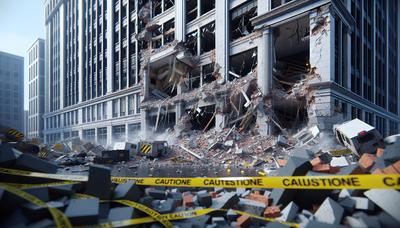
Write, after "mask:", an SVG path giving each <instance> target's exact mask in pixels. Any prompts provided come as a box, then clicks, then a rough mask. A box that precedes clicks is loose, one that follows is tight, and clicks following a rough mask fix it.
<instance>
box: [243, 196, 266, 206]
mask: <svg viewBox="0 0 400 228" xmlns="http://www.w3.org/2000/svg"><path fill="white" fill-rule="evenodd" d="M248 199H251V200H255V201H258V202H261V203H265V205H266V206H268V201H269V199H268V197H267V196H264V195H259V194H254V193H251V194H250V195H249V197H248Z"/></svg>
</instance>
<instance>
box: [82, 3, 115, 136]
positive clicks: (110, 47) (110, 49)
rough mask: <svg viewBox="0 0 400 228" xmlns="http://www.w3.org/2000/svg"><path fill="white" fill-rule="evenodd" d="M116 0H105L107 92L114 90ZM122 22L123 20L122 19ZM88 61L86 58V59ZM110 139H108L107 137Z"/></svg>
mask: <svg viewBox="0 0 400 228" xmlns="http://www.w3.org/2000/svg"><path fill="white" fill-rule="evenodd" d="M113 3H114V1H105V4H107V28H108V29H107V34H105V35H106V36H107V53H103V54H104V55H105V54H107V72H106V73H107V94H109V93H112V91H113V72H114V71H113V69H114V61H113V59H114V58H113V56H114V34H113V28H114V24H113V22H114V19H113V18H114V4H113ZM121 23H122V21H121ZM85 61H86V60H85ZM107 140H108V139H107Z"/></svg>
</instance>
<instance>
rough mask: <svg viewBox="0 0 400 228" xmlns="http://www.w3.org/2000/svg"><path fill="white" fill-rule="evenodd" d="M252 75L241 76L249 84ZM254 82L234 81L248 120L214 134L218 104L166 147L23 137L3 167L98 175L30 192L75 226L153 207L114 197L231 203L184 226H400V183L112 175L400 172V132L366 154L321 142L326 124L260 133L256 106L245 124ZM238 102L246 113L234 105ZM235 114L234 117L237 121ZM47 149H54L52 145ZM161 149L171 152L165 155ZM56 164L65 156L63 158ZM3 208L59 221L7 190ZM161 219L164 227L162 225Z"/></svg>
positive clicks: (171, 204)
mask: <svg viewBox="0 0 400 228" xmlns="http://www.w3.org/2000/svg"><path fill="white" fill-rule="evenodd" d="M249 76H250V75H249ZM249 76H245V77H241V78H238V79H235V80H236V81H240V80H243V78H246V77H249ZM246 80H249V78H247V79H246ZM227 84H229V83H226V84H222V85H216V86H219V87H221V86H226V85H227ZM245 85H248V83H243V84H241V85H240V86H238V87H236V86H237V85H231V86H232V88H231V89H232V91H236V92H235V93H233V92H232V91H231V95H232V94H236V95H239V97H241V98H240V99H242V101H236V100H235V99H236V97H235V96H233V97H232V104H230V106H231V108H232V109H231V111H232V113H238V114H235V115H233V116H234V118H236V119H237V118H242V119H240V120H237V121H236V122H234V123H232V124H231V125H230V124H229V122H230V121H231V120H230V121H227V125H226V126H224V127H223V128H221V129H219V130H217V129H216V128H215V126H214V127H213V128H210V129H207V130H205V131H204V127H205V125H207V124H208V123H209V122H210V118H214V117H213V116H214V113H216V114H215V118H217V117H216V116H218V115H220V114H221V112H220V111H221V110H219V109H217V108H215V107H214V108H215V109H214V108H212V109H211V112H208V111H209V110H208V109H206V108H202V107H201V106H199V105H197V106H196V107H195V108H193V111H192V113H191V114H190V115H194V116H196V115H198V117H195V118H201V117H200V116H201V115H203V116H205V115H208V116H209V118H207V120H204V121H205V122H207V123H204V125H203V126H200V127H199V128H198V129H192V128H191V127H189V128H187V127H184V128H182V129H181V131H180V133H179V134H177V135H174V138H173V141H171V143H170V144H169V145H171V146H167V147H166V145H167V143H166V141H140V140H139V141H136V143H129V142H124V143H116V144H115V145H114V146H115V147H106V148H104V147H102V146H100V145H97V144H96V143H93V142H84V141H81V140H78V139H77V138H72V139H67V140H64V141H63V142H59V143H58V145H45V146H43V145H40V146H39V148H40V151H39V152H37V151H36V150H34V151H33V152H32V151H29V149H28V148H33V147H30V146H29V145H28V144H29V143H28V142H24V141H22V142H24V143H26V144H27V145H25V146H21V144H18V145H17V143H15V142H10V141H7V142H1V144H0V167H5V168H16V169H22V170H28V171H36V172H45V173H62V174H71V173H79V174H84V175H86V174H88V176H89V179H88V182H86V183H76V184H71V183H68V184H65V185H61V186H48V187H42V186H41V187H34V188H26V189H24V191H26V192H27V193H29V194H31V195H33V196H35V197H37V198H38V199H40V200H42V201H44V202H46V203H47V204H48V205H51V206H52V207H55V208H57V209H59V210H60V211H63V212H64V213H65V214H66V216H67V217H68V218H69V219H70V221H71V222H72V224H73V225H74V226H82V225H96V224H98V223H99V222H100V223H101V222H104V221H119V220H122V219H131V218H137V217H141V216H145V214H144V213H143V212H140V211H139V210H137V209H133V208H132V207H127V206H123V205H118V204H117V203H110V202H109V201H107V200H111V199H113V200H131V201H134V202H139V203H141V204H143V205H146V206H148V207H150V208H152V209H154V210H156V211H158V212H159V213H172V212H184V211H188V210H193V209H200V208H209V207H211V208H216V209H226V210H227V211H222V212H218V213H215V214H214V213H212V214H209V215H207V216H202V217H199V218H191V219H186V220H184V221H179V220H177V221H172V222H173V224H174V225H177V226H181V225H182V226H183V224H185V225H187V226H191V225H194V224H196V225H199V226H201V227H205V226H210V227H218V226H239V227H255V226H263V227H284V226H285V225H284V224H281V223H278V221H284V222H294V223H298V224H300V226H302V227H342V226H343V225H347V226H359V227H379V226H381V227H399V224H400V220H399V218H400V214H399V210H398V209H397V208H398V205H399V204H400V193H399V191H397V190H394V189H389V190H377V189H371V190H346V189H343V190H341V191H338V190H329V189H323V190H314V189H313V190H306V189H304V190H303V189H302V190H296V189H260V188H257V189H255V188H254V189H251V188H242V189H236V190H235V189H225V188H220V187H215V188H189V187H180V188H177V187H167V186H157V187H155V186H142V185H140V186H139V185H136V184H135V182H133V181H132V182H127V183H123V184H114V183H112V182H111V181H110V177H111V176H112V175H115V176H132V177H140V176H144V177H151V176H154V177H181V176H188V177H200V176H212V177H215V176H226V177H231V176H256V175H261V176H264V175H270V176H277V175H278V176H325V175H333V174H335V175H352V174H371V173H373V174H376V175H378V174H399V173H400V156H399V155H398V145H399V144H398V141H399V137H398V136H391V137H388V138H385V140H383V141H384V142H385V144H383V145H380V147H379V148H377V149H376V150H375V151H373V152H372V153H371V152H369V153H362V151H359V152H360V154H361V157H358V156H357V155H356V154H355V153H348V152H343V153H342V152H341V151H346V149H345V148H344V147H343V146H341V145H340V144H338V145H332V144H329V147H325V146H321V144H324V140H326V138H325V137H326V136H327V135H328V137H330V139H333V138H334V136H333V135H330V136H329V134H327V133H326V132H324V131H320V130H319V128H318V127H317V126H312V127H311V128H303V129H302V130H300V131H299V132H300V133H296V134H292V133H293V132H290V131H286V132H283V131H282V130H280V129H277V130H278V131H277V132H276V133H277V134H276V137H275V135H265V136H263V135H261V134H259V132H258V131H257V130H256V129H255V128H253V127H252V126H253V124H255V123H256V120H255V119H254V118H256V115H253V114H252V113H251V112H253V111H254V110H258V109H253V110H252V111H251V112H250V114H248V115H249V116H253V117H254V118H253V117H252V118H250V119H251V120H250V119H249V120H248V121H249V122H248V123H245V122H242V121H243V120H245V119H246V118H247V117H246V115H247V114H246V113H247V111H249V110H251V109H252V107H253V101H255V100H257V99H255V97H254V96H252V94H254V93H249V89H246V86H245ZM235 87H236V88H235ZM249 87H251V86H250V85H249ZM242 90H243V91H244V92H245V93H246V96H247V97H248V98H249V99H250V101H251V103H252V104H250V105H249V107H248V108H247V111H246V112H244V111H242V110H240V109H243V108H245V107H244V104H245V103H246V101H245V98H244V96H243V93H242ZM255 91H256V90H254V91H253V92H255ZM203 92H204V91H203ZM228 99H229V98H228ZM240 99H239V100H240ZM234 106H235V107H236V108H237V109H238V112H236V110H235V108H233V107H234ZM216 109H217V111H216ZM222 109H223V108H222ZM161 113H162V112H161ZM224 115H226V113H225V114H224ZM188 118H189V119H190V118H191V117H190V116H189V117H188ZM218 118H219V117H218ZM232 118H233V117H232ZM229 119H230V118H228V117H227V120H229ZM160 120H161V119H160ZM197 120H199V119H197ZM181 121H182V119H181ZM190 121H192V124H191V126H195V125H196V124H199V122H197V123H196V121H194V120H193V119H192V120H189V122H190ZM161 122H162V121H161ZM161 122H160V123H161ZM200 123H201V122H200ZM243 124H244V125H247V127H248V128H247V130H244V128H243V126H244V125H243ZM160 126H161V125H160ZM282 129H284V128H283V127H282ZM175 133H176V131H175V130H174V129H171V131H170V134H175ZM168 142H169V141H168ZM19 143H21V142H19ZM45 147H46V150H43V148H45ZM166 148H168V153H164V152H162V151H164V150H165V151H167V149H166ZM113 149H118V150H113ZM348 150H349V149H347V151H348ZM44 151H46V152H47V153H48V156H44V157H42V156H40V155H39V153H41V152H44ZM333 151H334V152H333ZM338 151H339V152H340V153H339V152H338ZM146 153H149V154H150V153H154V154H155V155H156V156H145V155H144V154H146ZM161 154H165V155H166V156H158V155H161ZM99 159H109V161H110V162H105V163H104V165H98V164H94V163H97V162H99ZM53 161H57V165H56V164H54V162H53ZM103 161H104V160H103ZM24 180H28V181H32V183H35V182H33V181H34V180H31V178H29V177H24V178H23V179H22V178H21V180H18V182H20V181H21V182H23V181H24ZM0 181H1V182H13V181H15V180H14V179H11V178H10V177H9V176H8V175H1V176H0ZM29 183H30V182H29ZM77 193H85V194H88V195H91V196H92V197H93V198H90V199H83V198H82V199H81V198H76V197H75V196H76V194H77ZM100 200H101V201H100ZM104 200H105V201H104ZM0 205H2V206H3V205H7V206H6V207H0V212H1V213H0V214H1V215H2V216H0V224H1V225H3V224H6V225H10V224H11V225H15V226H16V225H20V226H42V225H43V226H45V225H49V226H54V222H53V221H52V220H51V217H50V214H49V213H48V212H47V209H45V208H41V207H37V206H35V205H33V204H27V203H26V202H24V201H21V200H19V199H18V197H15V196H12V195H10V194H8V193H7V192H6V191H4V190H3V189H1V188H0ZM4 208H7V210H8V211H7V210H4ZM234 210H240V211H243V212H247V213H250V214H253V215H257V216H262V217H265V218H274V219H276V220H277V222H268V223H267V222H264V221H261V220H258V219H254V218H252V217H251V216H249V215H246V214H244V215H241V214H238V213H236V212H235V211H234ZM4 211H5V212H4ZM26 212H29V213H28V214H27V213H26ZM3 215H6V216H3ZM17 220H18V222H16V221H17ZM154 226H157V225H156V224H154Z"/></svg>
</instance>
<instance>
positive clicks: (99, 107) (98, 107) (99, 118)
mask: <svg viewBox="0 0 400 228" xmlns="http://www.w3.org/2000/svg"><path fill="white" fill-rule="evenodd" d="M96 111H97V120H101V111H102V109H101V104H97V110H96Z"/></svg>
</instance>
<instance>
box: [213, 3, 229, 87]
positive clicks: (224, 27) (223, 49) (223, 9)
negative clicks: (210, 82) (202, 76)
mask: <svg viewBox="0 0 400 228" xmlns="http://www.w3.org/2000/svg"><path fill="white" fill-rule="evenodd" d="M229 21H230V20H229V0H217V1H215V47H216V48H215V64H218V65H219V66H220V67H221V68H220V70H219V73H220V74H221V76H222V79H220V82H223V81H226V80H227V79H228V69H229Z"/></svg>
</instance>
